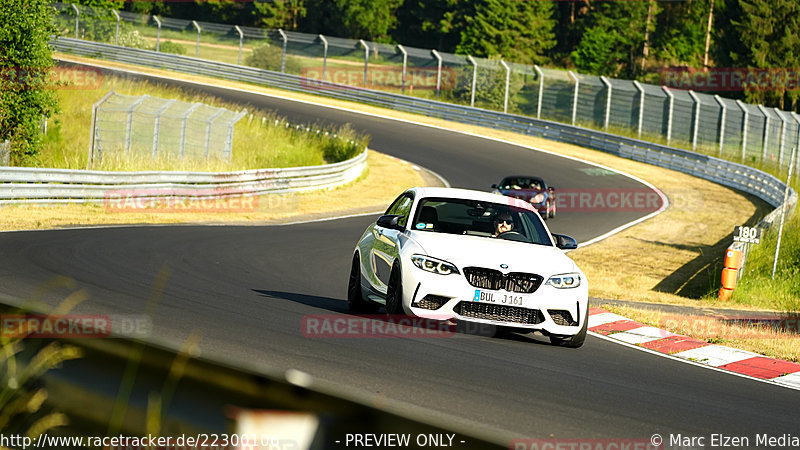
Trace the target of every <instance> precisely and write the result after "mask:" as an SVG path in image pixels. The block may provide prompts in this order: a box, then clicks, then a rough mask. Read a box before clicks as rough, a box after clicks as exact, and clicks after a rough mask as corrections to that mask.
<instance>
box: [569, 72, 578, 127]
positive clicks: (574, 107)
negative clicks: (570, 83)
mask: <svg viewBox="0 0 800 450" xmlns="http://www.w3.org/2000/svg"><path fill="white" fill-rule="evenodd" d="M568 73H569V76H570V77H571V78H572V79H573V80H575V91H574V92H573V94H572V125H575V118H576V117H577V116H578V86H579V84H580V83H579V81H578V76H577V75H575V73H574V72H573V71H571V70H570V71H569V72H568Z"/></svg>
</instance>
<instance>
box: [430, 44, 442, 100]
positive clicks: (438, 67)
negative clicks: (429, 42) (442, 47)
mask: <svg viewBox="0 0 800 450" xmlns="http://www.w3.org/2000/svg"><path fill="white" fill-rule="evenodd" d="M431 53H432V54H433V56H434V57H435V58H436V98H437V99H438V98H439V90H440V89H441V86H442V56H441V55H440V54H439V52H437V51H436V50H431Z"/></svg>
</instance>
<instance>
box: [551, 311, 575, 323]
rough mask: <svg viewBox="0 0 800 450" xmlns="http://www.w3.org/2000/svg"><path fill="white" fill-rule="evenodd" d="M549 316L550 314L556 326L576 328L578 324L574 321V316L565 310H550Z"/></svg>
mask: <svg viewBox="0 0 800 450" xmlns="http://www.w3.org/2000/svg"><path fill="white" fill-rule="evenodd" d="M547 314H550V318H551V319H553V322H555V323H556V325H564V326H572V327H574V326H576V325H578V322H575V321H574V320H572V314H570V313H569V311H567V310H565V309H548V310H547Z"/></svg>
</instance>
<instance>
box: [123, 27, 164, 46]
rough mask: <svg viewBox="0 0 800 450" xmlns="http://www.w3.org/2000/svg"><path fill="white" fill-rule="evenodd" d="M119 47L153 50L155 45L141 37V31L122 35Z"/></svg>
mask: <svg viewBox="0 0 800 450" xmlns="http://www.w3.org/2000/svg"><path fill="white" fill-rule="evenodd" d="M119 45H121V46H123V47H130V48H140V49H142V50H153V49H154V48H155V45H153V44H151V43H150V41H148V40H147V39H145V38H143V37H142V36H141V35H139V30H133V31H128V32H127V33H120V35H119Z"/></svg>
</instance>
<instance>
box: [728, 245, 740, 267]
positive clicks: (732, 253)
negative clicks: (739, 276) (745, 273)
mask: <svg viewBox="0 0 800 450" xmlns="http://www.w3.org/2000/svg"><path fill="white" fill-rule="evenodd" d="M742 261H744V252H742V251H740V250H732V249H730V248H729V249H728V250H727V251H726V252H725V267H728V268H731V269H741V268H742Z"/></svg>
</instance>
